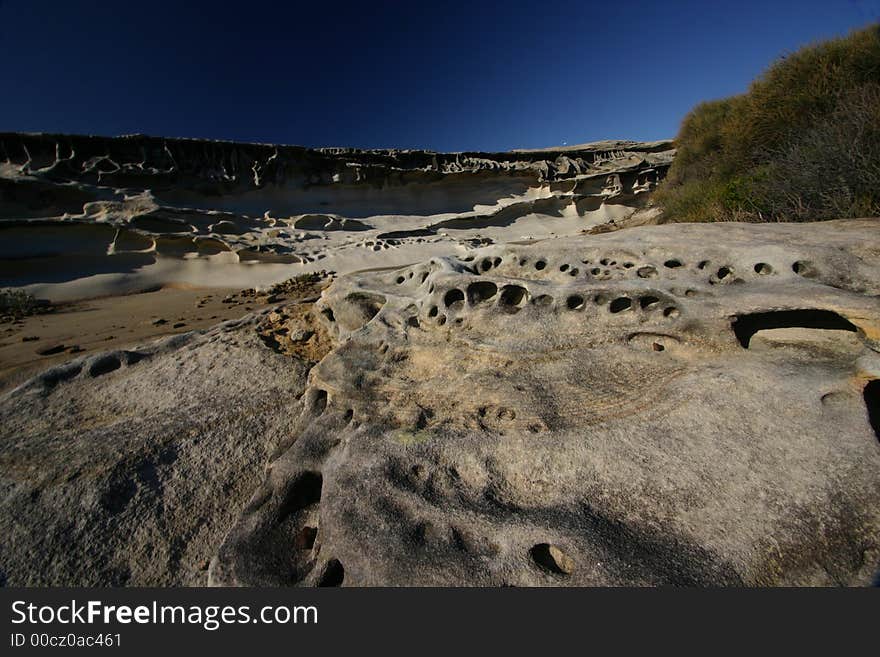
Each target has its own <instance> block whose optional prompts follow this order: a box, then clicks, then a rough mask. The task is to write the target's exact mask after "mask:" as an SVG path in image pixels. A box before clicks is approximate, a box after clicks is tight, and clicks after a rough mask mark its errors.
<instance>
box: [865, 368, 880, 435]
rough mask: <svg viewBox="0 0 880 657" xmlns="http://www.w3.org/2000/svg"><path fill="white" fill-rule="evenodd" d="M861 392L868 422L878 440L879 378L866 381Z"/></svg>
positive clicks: (879, 433) (879, 411)
mask: <svg viewBox="0 0 880 657" xmlns="http://www.w3.org/2000/svg"><path fill="white" fill-rule="evenodd" d="M862 394H863V396H864V398H865V408H867V409H868V422H869V423H870V424H871V428H872V429H873V430H874V435H875V436H877V439H878V440H880V379H874V380H872V381H868V384H867V385H866V386H865V390H864V392H863V393H862Z"/></svg>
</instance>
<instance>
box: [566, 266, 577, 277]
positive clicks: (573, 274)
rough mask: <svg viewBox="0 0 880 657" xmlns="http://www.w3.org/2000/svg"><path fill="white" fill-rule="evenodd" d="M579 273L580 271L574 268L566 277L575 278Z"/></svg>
mask: <svg viewBox="0 0 880 657" xmlns="http://www.w3.org/2000/svg"><path fill="white" fill-rule="evenodd" d="M579 273H580V270H579V269H578V268H577V267H575V268H574V269H572V270H571V271H570V272H568V275H569V276H577V275H578V274H579Z"/></svg>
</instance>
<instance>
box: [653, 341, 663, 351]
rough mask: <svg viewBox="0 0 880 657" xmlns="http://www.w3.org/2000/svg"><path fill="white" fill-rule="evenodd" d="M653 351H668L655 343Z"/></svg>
mask: <svg viewBox="0 0 880 657" xmlns="http://www.w3.org/2000/svg"><path fill="white" fill-rule="evenodd" d="M651 349H653V350H654V351H663V350H664V349H666V347H664V346H663V345H662V344H660V343H659V342H655V343H653V344H652V345H651Z"/></svg>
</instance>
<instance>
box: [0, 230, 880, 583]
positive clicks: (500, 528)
mask: <svg viewBox="0 0 880 657" xmlns="http://www.w3.org/2000/svg"><path fill="white" fill-rule="evenodd" d="M877 226H878V223H877V220H856V221H837V222H828V223H822V224H806V225H804V224H798V225H794V224H789V225H784V224H775V225H745V224H709V225H666V226H649V227H640V228H630V229H627V230H623V231H618V232H614V233H609V234H604V235H583V236H580V237H565V238H559V239H546V240H540V241H534V242H530V243H527V244H507V245H490V246H485V247H480V248H472V249H469V250H467V252H466V253H462V254H461V255H460V256H459V255H449V256H444V257H440V256H436V257H433V258H430V259H427V260H425V261H423V262H421V263H419V264H413V265H408V266H405V267H396V266H395V267H389V268H387V269H383V270H374V271H368V272H360V273H355V274H351V275H346V276H341V277H339V278H338V279H337V280H335V281H334V282H333V283H332V285H331V286H330V287H329V288H327V289H326V290H325V291H324V292H323V294H322V296H321V298H320V300H319V301H318V303H317V304H316V306H315V307H313V308H312V307H310V306H308V304H309V303H310V302H305V301H304V302H303V303H301V304H299V305H298V306H296V307H285V308H282V309H281V312H277V311H275V316H272V317H271V318H270V313H269V311H266V313H264V314H262V315H259V316H252V317H250V318H247V319H245V320H243V321H242V322H240V323H237V324H227V325H221V326H219V327H216V328H215V329H212V330H211V331H209V332H207V333H205V334H204V335H198V334H187V337H185V338H177V339H176V340H175V341H172V342H170V343H164V344H159V345H154V346H152V347H149V348H143V349H138V350H134V351H132V352H131V353H124V354H107V355H104V356H100V357H90V359H82V360H79V361H73V362H72V363H71V364H68V365H65V366H62V367H60V368H55V369H53V370H50V371H49V372H47V373H46V374H44V375H43V376H41V377H38V378H37V379H34V380H32V381H30V382H29V383H28V384H26V385H25V386H23V387H21V388H19V389H17V390H15V391H13V392H11V393H9V394H7V395H5V396H4V397H2V398H0V427H2V428H0V477H2V479H0V481H2V486H3V491H4V494H3V496H2V499H0V531H2V533H3V535H4V537H8V538H6V539H5V540H4V541H3V542H2V546H0V568H2V570H3V573H4V576H5V578H6V580H7V581H8V582H9V583H10V584H46V583H58V584H60V583H64V584H105V583H128V584H174V583H190V582H198V581H203V579H202V578H203V577H204V573H202V572H201V571H200V570H199V565H198V564H201V563H203V560H204V559H205V558H207V557H209V556H210V558H211V565H210V568H209V573H208V580H209V581H210V583H212V584H220V585H226V584H233V585H340V584H341V585H414V584H422V585H491V586H496V585H517V586H529V585H594V584H682V585H740V584H746V585H775V584H810V585H838V584H847V585H852V584H868V583H870V582H871V580H872V578H873V577H874V575H875V573H876V572H877V570H878V565H880V441H878V431H880V390H878V388H880V384H878V381H880V353H878V351H880V258H878V256H880V233H878V231H877ZM303 304H305V305H306V306H308V307H306V308H302V307H301V306H303ZM298 331H301V332H298ZM309 331H311V332H312V333H313V335H311V336H309V338H308V341H307V342H303V341H302V340H303V338H304V337H305V335H306V334H307V333H308V332H309ZM308 344H311V345H312V347H311V348H309V349H307V348H306V347H304V346H303V345H308ZM322 345H323V346H322ZM327 349H330V351H329V353H328V352H327ZM325 353H326V355H324V354H325ZM319 358H320V362H318V363H317V364H316V365H314V367H312V365H313V363H314V361H315V360H317V359H319Z"/></svg>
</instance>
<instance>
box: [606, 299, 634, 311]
mask: <svg viewBox="0 0 880 657" xmlns="http://www.w3.org/2000/svg"><path fill="white" fill-rule="evenodd" d="M630 308H632V299H628V298H627V297H618V298H617V299H615V300H614V301H612V302H611V305H610V306H608V310H610V311H611V312H612V313H619V312H623V311H624V310H629V309H630Z"/></svg>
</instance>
